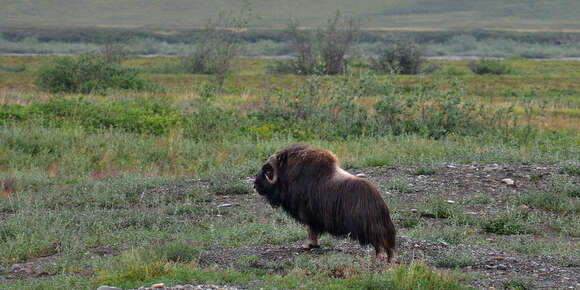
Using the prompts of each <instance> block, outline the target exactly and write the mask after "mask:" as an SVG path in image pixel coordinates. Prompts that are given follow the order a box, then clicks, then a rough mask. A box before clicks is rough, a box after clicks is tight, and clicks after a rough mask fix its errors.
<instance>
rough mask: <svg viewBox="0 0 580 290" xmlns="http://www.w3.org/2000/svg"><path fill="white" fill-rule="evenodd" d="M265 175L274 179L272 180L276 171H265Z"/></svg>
mask: <svg viewBox="0 0 580 290" xmlns="http://www.w3.org/2000/svg"><path fill="white" fill-rule="evenodd" d="M264 175H265V176H267V177H268V178H270V179H272V178H274V171H272V170H266V171H264Z"/></svg>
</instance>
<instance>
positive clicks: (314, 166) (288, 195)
mask: <svg viewBox="0 0 580 290" xmlns="http://www.w3.org/2000/svg"><path fill="white" fill-rule="evenodd" d="M254 187H255V188H256V190H257V191H258V193H259V194H260V195H263V196H265V197H266V199H267V200H268V202H269V203H270V204H271V205H272V206H273V207H282V209H284V211H286V212H287V213H288V214H289V215H290V216H292V217H293V218H294V219H296V220H297V221H299V222H300V223H302V224H305V225H306V228H307V231H308V238H307V239H306V241H305V242H304V244H303V247H304V248H312V247H318V246H319V245H318V238H319V236H320V234H322V233H330V234H332V235H335V236H349V237H350V238H352V239H354V240H357V241H359V242H360V243H361V244H362V245H368V244H371V245H372V246H373V247H374V248H375V251H376V254H377V257H379V258H384V250H386V252H387V259H388V261H389V262H391V263H392V262H394V257H395V248H396V244H395V243H396V242H395V227H394V225H393V222H392V221H391V217H390V215H389V209H388V207H387V205H386V204H385V202H384V200H383V199H382V197H381V195H380V194H379V192H378V191H377V189H376V188H375V187H374V186H373V185H372V184H371V183H370V182H369V181H368V180H366V179H363V178H359V177H356V176H353V175H351V174H349V173H348V172H346V171H344V170H343V169H341V168H340V165H339V163H338V160H337V159H336V157H335V156H334V154H332V152H330V151H328V150H324V149H317V148H312V147H310V146H309V145H306V144H297V145H291V146H288V147H286V148H284V149H282V150H280V151H278V152H277V153H276V154H274V155H273V156H272V157H270V158H269V159H268V162H267V163H266V164H264V166H263V167H262V169H261V170H260V172H259V173H258V175H257V176H256V180H255V182H254Z"/></svg>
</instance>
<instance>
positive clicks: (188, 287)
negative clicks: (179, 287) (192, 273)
mask: <svg viewBox="0 0 580 290" xmlns="http://www.w3.org/2000/svg"><path fill="white" fill-rule="evenodd" d="M183 289H184V290H193V289H194V288H193V285H191V284H185V285H183Z"/></svg>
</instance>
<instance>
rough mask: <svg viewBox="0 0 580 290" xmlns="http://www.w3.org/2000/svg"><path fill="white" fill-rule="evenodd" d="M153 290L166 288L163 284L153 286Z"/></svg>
mask: <svg viewBox="0 0 580 290" xmlns="http://www.w3.org/2000/svg"><path fill="white" fill-rule="evenodd" d="M151 288H154V289H159V288H165V284H163V283H157V284H153V285H151Z"/></svg>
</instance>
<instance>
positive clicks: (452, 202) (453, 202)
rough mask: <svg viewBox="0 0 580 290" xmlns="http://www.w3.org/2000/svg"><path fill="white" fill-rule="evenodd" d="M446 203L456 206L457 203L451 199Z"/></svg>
mask: <svg viewBox="0 0 580 290" xmlns="http://www.w3.org/2000/svg"><path fill="white" fill-rule="evenodd" d="M445 202H447V203H448V204H455V201H454V200H450V199H448V200H446V201H445Z"/></svg>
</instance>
